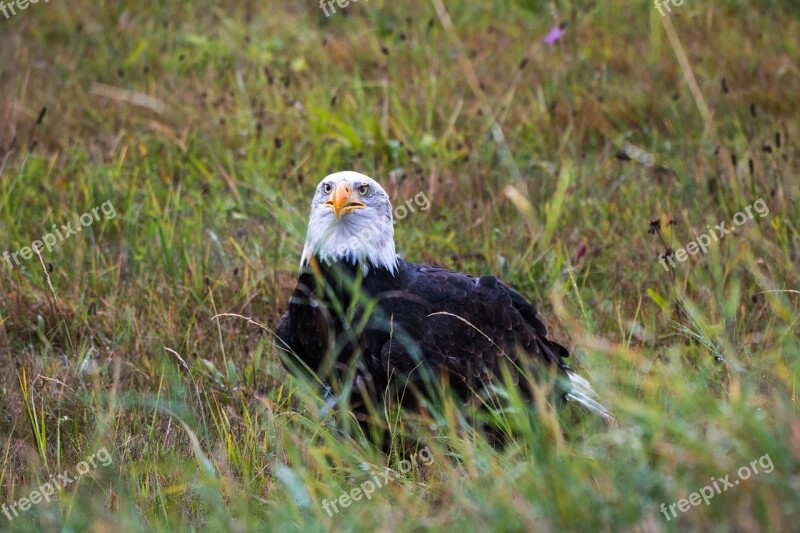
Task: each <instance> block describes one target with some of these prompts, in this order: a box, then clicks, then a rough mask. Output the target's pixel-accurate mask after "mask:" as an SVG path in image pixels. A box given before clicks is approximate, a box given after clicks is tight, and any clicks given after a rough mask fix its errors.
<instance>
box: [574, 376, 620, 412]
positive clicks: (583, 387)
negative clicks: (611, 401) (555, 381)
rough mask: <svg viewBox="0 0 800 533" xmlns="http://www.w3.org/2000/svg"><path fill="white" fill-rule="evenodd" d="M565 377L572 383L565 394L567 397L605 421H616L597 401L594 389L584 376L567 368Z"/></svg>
mask: <svg viewBox="0 0 800 533" xmlns="http://www.w3.org/2000/svg"><path fill="white" fill-rule="evenodd" d="M567 377H569V380H570V382H571V383H572V390H571V391H570V392H569V393H568V394H567V399H569V400H572V401H575V402H578V403H579V404H581V405H583V406H584V407H586V408H587V409H589V410H590V411H594V412H595V413H597V414H599V415H600V416H602V417H603V418H605V419H606V422H616V419H615V418H614V417H613V416H611V413H609V412H608V409H606V408H605V407H604V406H603V405H602V404H601V403H600V402H599V401H598V399H597V393H596V392H594V389H593V388H592V386H591V385H590V384H589V382H588V381H587V380H586V379H585V378H583V377H581V376H579V375H578V374H576V373H575V372H572V371H571V370H567Z"/></svg>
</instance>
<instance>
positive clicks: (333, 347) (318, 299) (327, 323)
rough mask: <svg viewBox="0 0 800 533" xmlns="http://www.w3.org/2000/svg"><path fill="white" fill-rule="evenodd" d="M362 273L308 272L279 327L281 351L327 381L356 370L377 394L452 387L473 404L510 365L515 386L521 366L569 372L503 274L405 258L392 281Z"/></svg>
mask: <svg viewBox="0 0 800 533" xmlns="http://www.w3.org/2000/svg"><path fill="white" fill-rule="evenodd" d="M359 271H360V269H357V268H356V267H354V266H353V265H348V264H345V263H336V264H333V265H322V266H321V267H320V269H319V270H318V273H317V275H316V276H315V275H314V274H312V273H311V272H310V271H309V272H304V273H302V274H301V275H300V279H299V281H298V285H297V288H296V290H295V292H294V295H293V296H292V300H291V302H290V304H289V311H288V312H287V313H286V314H284V315H283V317H282V318H281V320H280V322H279V324H278V326H277V328H276V335H277V336H278V337H279V339H280V341H279V343H278V344H279V345H283V343H285V346H288V348H289V349H290V350H291V352H293V354H289V355H288V357H289V358H290V359H292V358H294V357H295V356H296V357H298V358H299V359H301V360H302V361H303V363H304V364H305V365H307V366H308V367H309V368H310V369H311V370H313V371H314V372H315V373H317V374H318V375H319V376H320V378H322V379H323V380H330V379H331V378H333V377H334V376H335V377H337V378H339V379H341V377H342V376H343V375H344V374H345V373H346V372H347V371H348V370H349V369H352V365H354V364H355V365H357V368H358V372H357V375H358V376H359V377H361V378H363V379H364V380H366V381H367V382H368V383H369V384H370V387H369V389H370V390H371V391H373V392H374V391H383V390H384V389H385V388H386V387H387V385H398V384H400V385H401V386H403V387H405V386H406V385H409V384H410V385H412V388H416V389H418V390H424V389H425V382H426V381H429V380H446V381H447V382H448V383H449V386H450V387H451V388H452V389H453V390H454V391H455V392H456V393H457V394H458V395H459V396H460V397H461V398H462V399H463V400H464V401H470V400H474V399H475V398H476V397H477V396H478V395H480V394H481V393H482V391H484V390H485V389H486V388H487V387H490V386H491V385H500V384H501V383H500V382H501V380H502V377H501V366H502V365H504V364H507V365H508V367H509V369H510V370H511V372H512V374H511V375H512V378H514V379H516V380H519V378H520V375H521V372H520V371H521V369H526V371H531V372H532V373H537V372H538V370H541V369H555V370H556V372H559V373H562V374H564V375H566V370H567V369H568V367H567V366H566V364H565V363H564V361H563V358H565V357H567V356H568V355H569V354H568V352H567V350H566V349H564V348H563V347H562V346H560V345H558V344H556V343H554V342H552V341H550V340H548V339H547V338H546V329H545V326H544V324H543V322H542V321H541V319H540V318H539V316H538V314H537V312H536V309H535V308H534V307H533V306H532V305H531V304H530V302H528V301H527V300H526V299H525V298H523V297H522V296H521V295H520V294H519V293H517V292H516V291H514V290H513V289H511V288H510V287H508V286H507V285H506V284H505V283H503V282H501V281H499V280H498V279H497V278H496V277H494V276H481V277H479V278H476V277H473V276H468V275H465V274H460V273H456V272H451V271H449V270H447V269H444V268H439V267H432V266H425V265H417V264H413V263H409V262H407V261H404V260H402V259H399V260H398V269H397V272H396V273H395V274H394V275H392V274H390V273H389V272H388V271H386V270H383V269H375V268H372V269H371V270H370V272H369V274H368V275H366V276H365V277H364V276H360V275H359ZM370 302H372V304H373V305H372V306H371V305H370ZM281 341H282V342H281ZM523 382H524V383H527V381H524V380H523ZM566 392H567V390H564V391H563V393H566ZM376 394H377V393H376Z"/></svg>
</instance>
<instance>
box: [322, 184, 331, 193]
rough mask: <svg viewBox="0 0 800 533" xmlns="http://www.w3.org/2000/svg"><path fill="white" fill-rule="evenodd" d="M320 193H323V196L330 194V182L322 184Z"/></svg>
mask: <svg viewBox="0 0 800 533" xmlns="http://www.w3.org/2000/svg"><path fill="white" fill-rule="evenodd" d="M322 192H324V193H325V194H330V193H331V184H330V182H327V181H326V182H325V183H323V184H322Z"/></svg>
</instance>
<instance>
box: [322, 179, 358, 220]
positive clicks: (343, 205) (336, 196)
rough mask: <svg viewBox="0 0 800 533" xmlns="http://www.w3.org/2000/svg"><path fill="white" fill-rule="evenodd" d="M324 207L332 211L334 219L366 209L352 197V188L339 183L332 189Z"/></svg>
mask: <svg viewBox="0 0 800 533" xmlns="http://www.w3.org/2000/svg"><path fill="white" fill-rule="evenodd" d="M324 205H326V206H328V207H330V208H331V209H333V214H334V215H336V218H341V217H343V216H344V215H347V214H349V213H352V212H353V211H355V210H356V209H364V208H365V207H367V206H366V205H365V204H363V203H361V202H359V201H358V199H357V197H356V196H353V188H352V187H351V186H350V184H349V183H346V182H344V181H340V182H339V183H337V184H336V187H334V189H333V192H332V193H331V197H330V198H328V199H327V200H325V204H324Z"/></svg>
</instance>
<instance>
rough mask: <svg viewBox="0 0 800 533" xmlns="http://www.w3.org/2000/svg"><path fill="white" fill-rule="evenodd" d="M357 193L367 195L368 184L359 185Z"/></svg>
mask: <svg viewBox="0 0 800 533" xmlns="http://www.w3.org/2000/svg"><path fill="white" fill-rule="evenodd" d="M358 194H360V195H361V196H366V195H368V194H369V185H361V186H360V187H359V188H358Z"/></svg>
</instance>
